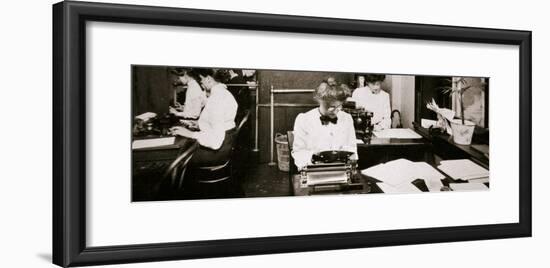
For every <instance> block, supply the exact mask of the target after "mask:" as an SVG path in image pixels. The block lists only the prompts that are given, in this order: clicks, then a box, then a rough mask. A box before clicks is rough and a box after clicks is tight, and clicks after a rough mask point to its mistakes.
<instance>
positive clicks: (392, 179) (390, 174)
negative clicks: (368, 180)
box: [361, 159, 414, 186]
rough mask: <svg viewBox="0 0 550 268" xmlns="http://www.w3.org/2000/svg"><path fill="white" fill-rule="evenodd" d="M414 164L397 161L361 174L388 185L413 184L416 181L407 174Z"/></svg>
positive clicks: (366, 170) (363, 171)
mask: <svg viewBox="0 0 550 268" xmlns="http://www.w3.org/2000/svg"><path fill="white" fill-rule="evenodd" d="M412 163H413V162H411V161H409V160H406V159H397V160H394V161H390V162H387V163H385V164H379V165H376V166H373V167H370V168H368V169H365V170H362V171H361V172H362V173H363V174H365V175H367V176H370V177H373V178H375V179H378V180H381V181H383V182H385V183H387V184H390V185H393V186H397V185H399V184H402V183H404V182H411V181H412V180H414V179H413V178H411V176H409V175H410V174H407V171H406V170H408V169H409V167H410V166H411V165H412Z"/></svg>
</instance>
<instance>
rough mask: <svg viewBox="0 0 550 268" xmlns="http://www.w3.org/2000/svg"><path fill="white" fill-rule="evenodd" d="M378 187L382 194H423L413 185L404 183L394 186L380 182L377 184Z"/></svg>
mask: <svg viewBox="0 0 550 268" xmlns="http://www.w3.org/2000/svg"><path fill="white" fill-rule="evenodd" d="M376 185H378V187H380V189H381V190H382V192H384V193H387V194H402V193H421V192H422V191H420V189H418V188H417V187H416V186H414V184H412V183H403V184H400V185H397V186H392V185H389V184H387V183H383V182H378V183H376Z"/></svg>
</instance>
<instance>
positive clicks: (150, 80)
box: [132, 66, 174, 116]
mask: <svg viewBox="0 0 550 268" xmlns="http://www.w3.org/2000/svg"><path fill="white" fill-rule="evenodd" d="M172 79H173V77H172V74H171V73H170V72H169V69H168V67H159V66H132V115H133V116H136V115H139V114H142V113H145V112H154V113H157V114H163V113H166V112H168V106H169V105H170V100H171V99H172V98H173V92H174V90H173V86H172Z"/></svg>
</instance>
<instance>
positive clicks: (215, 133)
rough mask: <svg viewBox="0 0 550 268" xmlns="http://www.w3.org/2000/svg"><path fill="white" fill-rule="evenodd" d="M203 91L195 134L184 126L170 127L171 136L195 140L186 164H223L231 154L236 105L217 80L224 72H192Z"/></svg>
mask: <svg viewBox="0 0 550 268" xmlns="http://www.w3.org/2000/svg"><path fill="white" fill-rule="evenodd" d="M194 71H195V72H196V73H197V74H198V76H199V78H200V82H201V84H202V86H203V88H204V89H205V91H206V96H207V99H206V104H205V106H204V109H203V110H202V112H201V115H200V117H199V120H198V121H197V126H196V128H198V131H191V130H189V129H187V128H185V127H175V128H172V133H173V134H176V135H180V136H184V137H188V138H193V139H196V140H197V142H198V143H199V144H200V146H199V148H198V149H197V151H196V152H195V153H194V155H193V157H192V158H191V160H190V164H193V163H197V164H200V165H203V166H204V165H219V164H223V163H224V162H225V161H226V160H227V157H228V155H229V153H230V152H231V146H232V140H233V134H234V128H235V115H236V113H237V108H238V107H237V106H238V105H237V102H236V101H235V98H234V97H233V95H232V94H231V93H230V92H229V91H228V90H227V86H226V85H225V84H223V83H221V81H224V80H225V79H226V78H227V77H226V75H227V72H224V71H221V70H218V71H216V72H214V71H213V70H211V69H194Z"/></svg>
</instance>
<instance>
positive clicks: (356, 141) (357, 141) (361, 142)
mask: <svg viewBox="0 0 550 268" xmlns="http://www.w3.org/2000/svg"><path fill="white" fill-rule="evenodd" d="M355 143H356V144H363V143H364V142H363V140H360V139H356V140H355Z"/></svg>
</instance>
